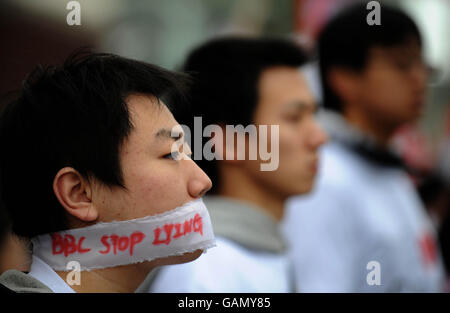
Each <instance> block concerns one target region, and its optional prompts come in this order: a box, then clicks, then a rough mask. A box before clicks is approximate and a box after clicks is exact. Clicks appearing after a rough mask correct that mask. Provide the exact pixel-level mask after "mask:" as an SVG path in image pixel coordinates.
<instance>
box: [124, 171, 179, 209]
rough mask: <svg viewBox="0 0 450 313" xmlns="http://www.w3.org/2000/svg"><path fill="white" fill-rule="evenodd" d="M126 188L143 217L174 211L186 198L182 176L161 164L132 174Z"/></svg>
mask: <svg viewBox="0 0 450 313" xmlns="http://www.w3.org/2000/svg"><path fill="white" fill-rule="evenodd" d="M126 186H127V188H128V191H129V194H130V197H131V199H132V201H133V202H134V203H135V211H136V213H137V214H139V215H141V216H147V215H153V214H158V213H162V212H164V211H167V210H171V209H174V208H175V207H177V206H179V205H181V204H183V199H185V198H186V197H185V196H184V197H183V195H184V194H185V192H183V190H184V189H185V188H183V186H182V185H181V179H180V174H179V173H178V172H177V171H175V170H174V169H172V168H166V167H164V166H161V164H159V166H158V165H157V164H155V166H152V167H151V168H147V169H141V170H139V171H134V172H132V173H130V174H129V175H128V180H127V185H126Z"/></svg>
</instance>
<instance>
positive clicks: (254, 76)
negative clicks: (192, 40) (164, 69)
mask: <svg viewBox="0 0 450 313" xmlns="http://www.w3.org/2000/svg"><path fill="white" fill-rule="evenodd" d="M306 61H307V57H306V55H305V53H304V52H303V51H302V49H300V48H299V47H298V46H296V45H295V44H294V43H292V42H289V41H287V40H283V39H272V38H266V39H255V38H236V37H225V38H220V39H215V40H212V41H208V42H206V43H204V44H203V45H201V46H199V47H197V48H196V49H195V50H193V51H192V52H191V53H190V54H189V56H188V57H187V60H186V62H185V65H184V70H185V71H188V72H189V73H190V74H191V75H192V76H193V78H194V83H193V86H192V88H191V93H190V96H191V104H192V112H191V113H190V114H189V115H188V116H187V118H185V119H181V121H180V123H181V122H182V123H184V124H186V125H187V126H189V127H190V129H191V133H193V131H192V130H193V116H201V117H202V119H203V125H204V126H205V125H209V124H222V125H226V124H231V125H237V124H242V125H244V127H245V126H247V125H248V124H250V123H252V121H253V114H254V111H255V109H256V107H257V104H258V81H259V77H260V75H261V73H262V72H263V71H264V70H265V69H267V68H270V67H274V66H289V67H294V68H296V67H299V66H301V65H303V64H304V63H306ZM192 137H194V136H192ZM194 140H195V138H192V145H194V143H193V142H194ZM198 164H199V166H200V167H201V168H202V169H203V170H204V171H205V172H206V174H208V176H209V177H210V178H211V180H212V182H213V187H212V189H211V191H210V193H214V192H216V191H217V188H218V187H219V179H218V171H217V164H216V161H215V160H213V161H207V160H201V161H198Z"/></svg>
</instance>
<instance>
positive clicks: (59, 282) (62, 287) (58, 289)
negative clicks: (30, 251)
mask: <svg viewBox="0 0 450 313" xmlns="http://www.w3.org/2000/svg"><path fill="white" fill-rule="evenodd" d="M28 275H30V276H33V277H34V278H36V279H37V280H39V281H40V282H41V283H43V284H44V285H46V286H47V287H48V288H50V289H51V290H52V291H53V292H55V293H74V292H75V291H74V290H73V289H72V288H70V286H69V285H68V284H67V283H66V282H65V281H64V280H63V279H62V278H61V277H60V276H59V275H58V274H56V272H55V271H54V270H53V269H52V268H51V267H50V266H49V265H48V264H47V263H45V262H44V261H42V260H41V259H40V258H38V257H37V256H33V261H32V263H31V268H30V272H29V273H28Z"/></svg>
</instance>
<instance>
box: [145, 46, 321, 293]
mask: <svg viewBox="0 0 450 313" xmlns="http://www.w3.org/2000/svg"><path fill="white" fill-rule="evenodd" d="M306 60H307V59H306V56H305V55H304V53H303V52H302V50H300V49H299V48H298V47H297V46H295V45H294V44H292V43H289V42H287V41H284V40H277V39H243V38H242V39H239V38H225V39H217V40H213V41H211V42H208V43H206V44H204V45H202V46H200V47H199V48H197V49H195V50H194V51H193V52H192V53H191V54H190V55H189V57H188V59H187V62H186V64H185V68H184V69H185V70H186V71H188V72H191V73H192V74H193V75H194V78H195V82H194V86H193V88H192V93H191V95H192V99H191V100H192V106H193V110H192V111H193V112H192V113H191V114H190V116H189V119H187V121H186V124H187V125H188V126H189V128H190V129H191V133H193V130H194V128H195V125H194V124H193V119H192V114H193V115H194V116H195V117H202V121H203V125H204V126H206V125H210V124H217V125H220V126H221V128H222V129H223V134H225V130H226V125H237V124H240V125H244V127H246V126H247V125H256V126H257V127H258V126H261V125H268V126H269V128H270V126H271V125H278V127H279V138H278V137H277V138H275V140H278V141H279V146H278V144H277V145H275V146H276V148H277V149H278V148H279V163H277V165H278V166H277V168H276V169H275V170H272V171H262V170H261V168H260V165H261V162H262V160H261V158H258V159H257V160H249V157H248V155H249V149H251V148H255V146H251V145H250V144H249V143H251V142H252V141H251V138H249V137H250V135H249V134H248V133H245V136H246V137H245V142H246V143H247V144H249V145H248V146H247V148H246V154H245V156H246V157H245V159H244V160H236V158H234V159H233V160H230V159H227V158H225V154H226V153H225V151H226V152H227V153H228V152H230V150H231V151H232V154H233V153H235V152H236V145H231V146H230V143H229V142H228V140H229V139H228V138H227V139H226V140H225V138H223V140H222V138H218V137H220V135H219V134H217V133H215V134H214V136H213V139H214V140H215V145H214V149H215V153H216V157H217V158H216V159H214V160H212V161H208V160H201V161H200V162H199V165H200V167H202V169H204V170H205V172H206V173H207V174H208V175H209V176H210V177H211V180H212V181H213V186H214V187H213V190H212V193H213V195H212V196H207V197H205V204H206V205H207V206H208V208H209V210H210V214H211V219H212V222H213V226H214V232H215V235H216V238H217V247H216V248H215V249H213V251H210V252H208V253H207V254H206V255H204V256H203V257H202V258H201V259H199V260H198V261H195V262H193V263H191V264H186V265H183V266H167V267H165V268H163V269H161V271H160V272H159V273H158V274H157V275H156V278H155V279H154V281H153V284H152V285H151V286H150V289H149V290H150V291H151V292H291V291H294V286H293V284H292V273H291V272H290V270H291V267H290V263H289V261H288V259H287V255H286V246H285V240H284V238H282V236H281V234H280V232H279V221H280V219H281V218H282V216H283V210H284V201H285V200H286V199H287V198H288V197H289V196H292V195H295V194H302V193H306V192H309V191H310V190H311V188H312V185H313V182H314V178H315V174H316V170H317V167H316V166H317V151H318V148H319V147H320V146H321V145H322V144H323V143H324V142H325V141H326V139H327V137H326V134H325V133H324V132H323V130H322V129H321V128H320V127H319V126H318V124H317V123H316V121H315V116H314V113H315V111H316V105H315V103H314V100H313V96H312V94H311V92H310V91H309V89H308V87H307V84H306V80H305V77H304V75H303V74H302V73H301V72H300V71H299V66H301V65H302V64H304V63H305V62H306ZM258 135H259V136H261V131H259V132H258ZM194 137H195V136H194ZM268 138H271V139H270V140H269V141H272V142H269V143H268V145H267V146H270V147H272V143H273V137H272V136H271V135H269V136H268ZM193 139H194V141H193V144H192V147H193V148H192V150H193V152H194V154H193V155H194V157H198V156H196V154H195V153H196V152H195V145H196V144H197V142H195V140H196V138H193ZM216 139H217V140H216ZM259 148H261V142H259ZM233 151H234V152H233ZM271 152H272V153H273V152H274V151H271ZM234 155H235V154H234ZM217 159H223V160H220V161H218V160H217Z"/></svg>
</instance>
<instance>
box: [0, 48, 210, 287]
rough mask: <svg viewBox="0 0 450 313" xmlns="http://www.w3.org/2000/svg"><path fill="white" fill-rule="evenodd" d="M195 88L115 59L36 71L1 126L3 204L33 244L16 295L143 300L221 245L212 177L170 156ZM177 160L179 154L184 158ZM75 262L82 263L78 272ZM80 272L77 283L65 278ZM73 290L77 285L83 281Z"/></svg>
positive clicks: (10, 274) (92, 57) (88, 59)
mask: <svg viewBox="0 0 450 313" xmlns="http://www.w3.org/2000/svg"><path fill="white" fill-rule="evenodd" d="M185 82H186V77H185V76H184V75H182V74H177V73H173V72H169V71H167V70H164V69H162V68H159V67H156V66H153V65H150V64H146V63H141V62H137V61H133V60H129V59H125V58H121V57H118V56H115V55H110V54H95V53H79V54H76V55H75V56H73V57H71V58H69V59H68V60H67V61H66V63H65V64H64V65H63V66H62V67H48V68H45V69H44V68H42V67H38V68H37V69H36V70H35V71H34V72H33V73H32V74H31V75H29V76H28V77H27V79H26V80H25V82H24V84H23V88H22V90H21V93H20V95H19V96H18V98H17V99H16V100H14V101H13V102H11V103H10V104H8V105H7V106H6V107H5V108H4V109H3V111H2V115H1V118H0V144H1V146H2V153H1V156H0V167H1V168H0V170H1V180H2V181H7V182H8V184H3V185H2V190H1V193H2V197H3V199H4V202H5V205H6V207H7V208H8V210H9V213H10V216H11V218H12V221H13V231H14V232H15V233H16V234H17V235H19V236H24V237H27V238H30V239H31V242H32V245H33V247H32V249H33V252H32V253H33V262H32V264H31V269H30V272H29V273H28V274H25V273H22V272H19V271H16V270H12V271H7V272H5V273H4V274H3V275H2V276H1V278H0V282H1V283H2V284H3V285H5V286H6V287H8V288H10V289H12V290H14V291H17V292H133V291H135V290H136V288H137V287H138V286H139V285H140V284H141V283H142V281H143V280H144V279H145V277H146V276H147V275H148V273H149V272H150V271H151V270H152V269H154V268H155V267H156V266H159V265H163V264H173V263H182V262H188V261H192V260H194V259H196V258H197V257H199V256H200V255H201V253H202V250H205V249H207V248H209V247H211V246H213V245H214V235H213V232H212V228H211V223H210V220H209V215H208V212H207V210H206V207H205V206H204V204H203V202H202V200H201V197H202V196H203V195H204V194H205V192H206V191H208V190H209V189H210V188H211V181H210V179H209V178H208V176H207V175H206V174H205V173H204V172H203V171H202V170H201V169H200V168H199V167H197V165H196V164H195V163H194V162H193V161H192V160H190V159H189V158H186V157H185V155H184V154H185V153H188V152H187V151H178V152H176V151H172V144H173V142H174V141H175V140H176V139H178V137H180V136H183V134H182V133H181V132H180V133H179V134H178V135H177V136H175V138H174V137H172V135H173V134H172V132H171V131H172V129H173V128H174V126H176V125H177V122H176V121H175V119H174V117H173V115H172V113H171V112H170V111H169V108H174V107H176V106H178V105H180V104H181V103H182V102H183V101H184V99H185V98H184V91H183V90H184V85H185ZM177 154H178V155H177ZM73 261H75V262H73ZM77 266H78V269H79V270H80V271H81V272H80V273H79V274H80V277H79V278H80V279H79V281H78V282H77V281H76V279H74V278H73V277H72V276H70V275H68V274H69V273H68V272H67V269H71V270H72V269H74V268H77ZM74 280H75V282H74Z"/></svg>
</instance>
